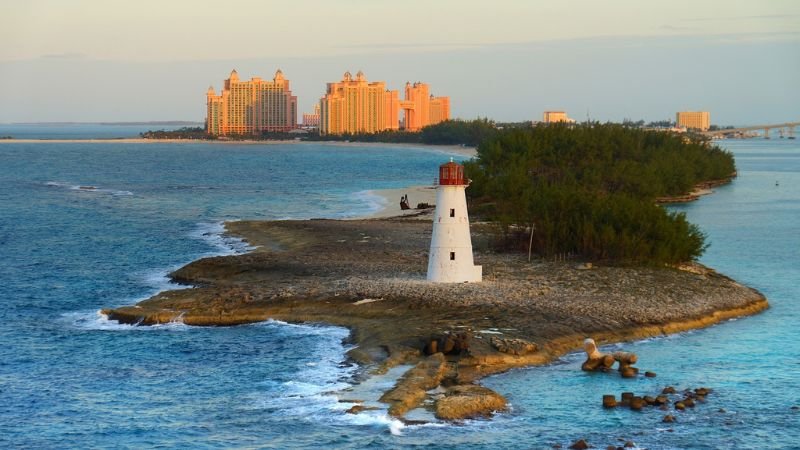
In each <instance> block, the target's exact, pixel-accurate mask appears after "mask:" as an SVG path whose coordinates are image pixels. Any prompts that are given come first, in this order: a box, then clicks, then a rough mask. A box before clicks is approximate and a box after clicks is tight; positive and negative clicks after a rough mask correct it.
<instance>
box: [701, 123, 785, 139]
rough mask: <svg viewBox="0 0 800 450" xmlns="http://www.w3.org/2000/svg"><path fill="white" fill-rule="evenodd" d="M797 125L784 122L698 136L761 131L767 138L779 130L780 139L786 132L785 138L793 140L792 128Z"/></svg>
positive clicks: (730, 129) (710, 132) (716, 131)
mask: <svg viewBox="0 0 800 450" xmlns="http://www.w3.org/2000/svg"><path fill="white" fill-rule="evenodd" d="M798 125H800V122H785V123H776V124H772V125H753V126H750V127H740V128H726V129H721V130H714V131H703V132H702V133H700V134H702V135H704V136H708V137H714V136H719V137H722V136H725V135H729V134H741V133H746V132H748V131H763V132H764V137H765V138H769V132H770V131H771V130H774V129H776V128H777V129H779V130H780V135H781V137H783V134H784V130H786V131H785V133H786V134H787V136H788V137H789V138H794V128H795V127H796V126H798Z"/></svg>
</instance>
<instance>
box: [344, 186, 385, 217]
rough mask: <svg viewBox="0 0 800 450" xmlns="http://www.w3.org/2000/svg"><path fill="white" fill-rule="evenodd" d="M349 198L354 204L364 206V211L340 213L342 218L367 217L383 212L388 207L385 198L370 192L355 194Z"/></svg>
mask: <svg viewBox="0 0 800 450" xmlns="http://www.w3.org/2000/svg"><path fill="white" fill-rule="evenodd" d="M350 198H351V200H352V201H353V203H355V204H358V205H365V206H364V209H361V208H359V209H358V210H351V211H347V212H345V213H342V217H356V216H368V215H370V214H375V213H377V212H379V211H383V210H384V209H385V208H386V206H387V205H388V201H387V199H386V198H385V197H383V196H381V195H378V194H376V193H375V191H371V190H369V191H358V192H355V193H353V194H352V195H351V196H350Z"/></svg>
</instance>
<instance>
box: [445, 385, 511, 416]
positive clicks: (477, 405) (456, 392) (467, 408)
mask: <svg viewBox="0 0 800 450" xmlns="http://www.w3.org/2000/svg"><path fill="white" fill-rule="evenodd" d="M506 407H507V402H506V399H505V398H503V396H501V395H500V394H498V393H496V392H494V391H492V390H491V389H487V388H485V387H483V386H478V385H475V384H469V385H458V386H453V387H451V388H449V389H448V390H447V391H446V392H445V394H444V396H443V397H442V398H440V399H439V400H437V401H436V417H437V418H439V419H443V420H461V419H469V418H474V417H489V416H491V415H492V414H494V413H495V412H498V411H504V410H505V409H506Z"/></svg>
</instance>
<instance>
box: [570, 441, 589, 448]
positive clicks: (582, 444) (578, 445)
mask: <svg viewBox="0 0 800 450" xmlns="http://www.w3.org/2000/svg"><path fill="white" fill-rule="evenodd" d="M569 448H571V449H572V450H586V449H587V448H589V444H587V443H586V441H585V440H583V439H578V440H577V441H575V442H573V443H572V445H570V446H569Z"/></svg>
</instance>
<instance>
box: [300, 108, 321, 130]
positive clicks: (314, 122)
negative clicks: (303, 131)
mask: <svg viewBox="0 0 800 450" xmlns="http://www.w3.org/2000/svg"><path fill="white" fill-rule="evenodd" d="M303 126H304V127H306V128H319V103H317V104H316V105H314V112H313V113H303Z"/></svg>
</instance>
